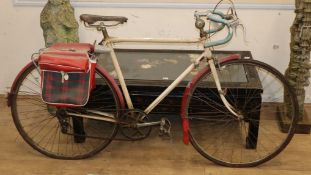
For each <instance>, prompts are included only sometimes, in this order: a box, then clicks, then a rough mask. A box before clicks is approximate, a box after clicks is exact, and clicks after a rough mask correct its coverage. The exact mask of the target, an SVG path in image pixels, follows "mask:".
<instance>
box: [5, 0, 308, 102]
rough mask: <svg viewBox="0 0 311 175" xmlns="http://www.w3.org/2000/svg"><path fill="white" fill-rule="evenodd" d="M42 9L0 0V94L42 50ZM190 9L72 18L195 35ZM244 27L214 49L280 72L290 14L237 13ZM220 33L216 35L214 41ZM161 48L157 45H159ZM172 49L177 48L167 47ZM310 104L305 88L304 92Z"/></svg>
mask: <svg viewBox="0 0 311 175" xmlns="http://www.w3.org/2000/svg"><path fill="white" fill-rule="evenodd" d="M41 8H42V7H14V6H13V0H1V1H0V22H1V27H0V49H1V57H0V59H1V64H0V93H5V92H6V87H9V86H10V85H11V83H12V81H13V79H14V77H15V76H16V74H17V73H18V71H19V70H20V69H21V68H22V67H23V65H25V64H26V63H27V62H29V61H30V56H31V54H32V53H33V52H35V51H37V50H38V48H42V47H43V46H44V42H43V37H42V31H41V29H40V27H39V15H40V11H41ZM193 11H194V10H191V9H152V8H148V9H130V8H114V9H110V8H109V9H108V8H82V7H79V8H76V15H77V16H78V15H79V14H82V13H94V14H102V15H124V16H127V17H128V18H129V22H128V23H127V24H125V25H123V26H120V27H117V28H115V29H113V31H112V34H118V35H121V36H133V37H140V36H142V37H179V38H187V37H197V31H196V30H195V28H194V25H193V22H194V20H193ZM238 13H239V15H240V18H241V19H242V20H243V23H244V24H245V27H246V28H247V40H248V42H247V43H246V42H244V40H243V37H242V32H241V31H239V32H238V35H237V36H236V37H234V38H233V40H232V42H231V43H230V44H228V45H226V46H225V47H220V48H218V49H226V50H251V51H252V53H253V56H254V58H256V59H259V60H262V61H264V62H267V63H269V64H271V65H273V66H275V67H277V68H278V69H279V70H280V71H282V72H284V70H285V69H286V67H287V65H288V62H289V54H290V53H289V27H290V25H291V23H292V21H293V19H294V13H293V12H292V11H289V10H288V11H277V10H252V11H251V10H239V11H238ZM219 36H221V35H218V37H219ZM80 39H81V41H82V42H91V43H92V42H93V41H94V40H95V39H97V40H100V34H99V33H97V32H96V31H93V30H89V29H85V28H84V27H83V26H81V27H80ZM162 47H163V46H162ZM172 47H178V48H181V47H179V46H172ZM307 91H308V92H307V95H308V102H311V98H310V96H311V90H310V88H308V90H307Z"/></svg>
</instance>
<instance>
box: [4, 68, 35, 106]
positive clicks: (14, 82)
mask: <svg viewBox="0 0 311 175" xmlns="http://www.w3.org/2000/svg"><path fill="white" fill-rule="evenodd" d="M32 65H33V62H30V63H28V64H27V65H26V66H25V67H23V69H22V70H21V71H20V72H19V73H18V74H17V76H16V77H15V80H14V81H13V84H12V86H11V89H10V92H9V93H8V96H7V106H8V107H11V104H12V98H13V93H14V91H15V90H16V85H17V81H18V79H19V78H20V77H21V76H22V75H23V74H24V72H25V71H26V70H27V69H28V68H29V67H30V66H32Z"/></svg>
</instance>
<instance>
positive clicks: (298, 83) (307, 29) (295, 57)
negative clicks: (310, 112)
mask: <svg viewBox="0 0 311 175" xmlns="http://www.w3.org/2000/svg"><path fill="white" fill-rule="evenodd" d="M295 12H296V18H295V21H294V23H293V25H292V27H291V44H290V46H291V55H290V63H289V68H288V69H287V70H286V75H285V76H286V78H287V79H288V80H289V82H290V84H291V85H292V86H293V87H294V89H295V92H296V95H297V98H298V103H299V117H300V120H302V119H303V117H304V101H305V89H304V88H305V87H307V86H309V84H310V81H309V78H310V68H311V65H310V44H311V0H296V10H295ZM288 105H290V104H288Z"/></svg>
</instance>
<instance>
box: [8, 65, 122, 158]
mask: <svg viewBox="0 0 311 175" xmlns="http://www.w3.org/2000/svg"><path fill="white" fill-rule="evenodd" d="M95 76H96V88H95V89H94V90H93V91H92V93H91V96H90V99H89V102H88V104H87V105H86V106H85V107H78V108H67V109H66V110H70V112H77V113H83V112H85V111H86V110H87V109H93V110H94V109H96V110H99V111H103V112H105V111H109V112H112V111H114V113H115V116H116V117H118V112H117V111H119V110H120V107H121V106H120V100H119V98H118V96H117V93H116V91H115V89H114V88H113V86H112V84H111V82H110V81H109V79H108V78H107V77H106V75H105V74H103V73H102V72H101V71H100V70H99V68H98V67H97V68H96V75H95ZM40 82H41V77H40V74H39V72H38V70H37V69H36V67H35V65H34V64H32V63H30V64H29V65H28V66H26V68H25V69H24V70H23V71H22V72H21V73H20V74H19V77H18V78H17V79H16V83H14V84H15V86H14V87H12V91H11V95H12V97H11V112H12V117H13V121H14V124H15V126H16V128H17V130H18V132H19V133H20V135H21V136H22V138H23V139H24V140H25V141H26V142H27V143H28V144H29V145H30V146H31V147H32V148H34V149H35V150H37V151H39V152H40V153H42V154H44V155H46V156H48V157H51V158H55V159H66V160H75V159H85V158H88V157H91V156H93V155H95V154H97V153H98V152H100V151H101V150H103V149H104V148H106V147H107V146H108V145H109V144H110V142H111V141H112V139H113V138H114V137H115V135H116V134H117V132H118V125H117V124H113V123H108V122H104V121H99V120H92V119H86V118H83V119H82V118H77V117H68V116H67V117H66V116H64V115H62V114H61V115H60V116H62V117H59V115H57V114H56V113H57V112H58V111H59V108H57V107H53V106H49V105H47V104H45V103H44V102H43V101H42V100H41V91H40ZM94 104H97V105H94ZM108 104H109V105H108ZM57 116H58V117H57ZM59 118H62V120H64V121H63V123H61V122H60V121H61V119H59ZM61 124H63V125H61ZM64 125H68V127H67V128H66V127H65V126H64ZM64 128H65V129H64ZM62 129H63V130H66V129H67V131H65V132H67V133H64V131H63V130H62Z"/></svg>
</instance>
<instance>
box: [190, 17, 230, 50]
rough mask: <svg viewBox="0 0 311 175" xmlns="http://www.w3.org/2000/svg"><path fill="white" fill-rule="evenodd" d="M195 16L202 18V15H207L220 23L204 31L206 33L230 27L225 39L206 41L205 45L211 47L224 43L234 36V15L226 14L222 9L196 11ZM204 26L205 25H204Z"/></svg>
mask: <svg viewBox="0 0 311 175" xmlns="http://www.w3.org/2000/svg"><path fill="white" fill-rule="evenodd" d="M195 16H196V18H197V20H198V19H200V18H201V17H202V16H203V17H207V19H208V20H210V21H213V22H215V23H219V24H220V25H219V26H218V27H216V28H213V29H209V30H205V31H204V32H205V33H206V34H212V33H216V32H219V31H221V30H222V29H224V28H225V27H227V28H228V34H227V36H226V37H225V38H224V39H221V40H217V41H212V42H206V43H205V45H204V47H205V48H209V47H214V46H218V45H222V44H226V43H228V42H229V41H230V40H231V39H232V37H233V29H232V23H231V21H230V20H231V19H233V16H232V15H229V16H228V15H225V14H223V13H222V12H220V11H208V12H204V13H200V12H196V13H195ZM203 26H204V25H203Z"/></svg>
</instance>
